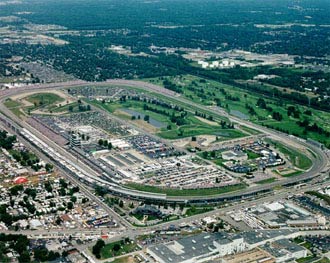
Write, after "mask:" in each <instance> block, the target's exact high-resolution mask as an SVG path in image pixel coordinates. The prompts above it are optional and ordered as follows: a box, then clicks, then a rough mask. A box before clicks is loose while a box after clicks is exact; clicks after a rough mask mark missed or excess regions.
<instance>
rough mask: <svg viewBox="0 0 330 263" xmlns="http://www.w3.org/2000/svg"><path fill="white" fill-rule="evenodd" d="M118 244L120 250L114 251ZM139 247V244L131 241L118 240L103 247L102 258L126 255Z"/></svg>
mask: <svg viewBox="0 0 330 263" xmlns="http://www.w3.org/2000/svg"><path fill="white" fill-rule="evenodd" d="M116 244H118V245H120V249H119V250H118V251H114V249H113V248H114V246H115V245H116ZM137 248H138V246H137V244H136V243H133V244H132V243H131V242H129V243H125V242H121V241H117V242H113V243H109V244H106V245H105V246H104V247H103V248H102V250H101V258H102V259H107V258H111V257H116V256H120V255H124V254H127V253H130V252H133V251H135V250H136V249H137Z"/></svg>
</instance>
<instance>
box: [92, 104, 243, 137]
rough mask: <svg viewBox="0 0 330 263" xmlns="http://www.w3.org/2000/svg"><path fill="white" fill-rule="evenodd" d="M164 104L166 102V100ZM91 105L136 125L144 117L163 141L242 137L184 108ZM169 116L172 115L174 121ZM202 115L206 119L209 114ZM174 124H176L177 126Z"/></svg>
mask: <svg viewBox="0 0 330 263" xmlns="http://www.w3.org/2000/svg"><path fill="white" fill-rule="evenodd" d="M165 101H166V102H167V100H165ZM91 103H92V104H93V105H94V106H97V107H100V108H103V109H104V110H106V111H108V112H109V113H112V114H114V115H117V116H118V117H120V118H123V119H128V120H129V119H131V121H132V122H133V123H136V125H142V124H141V123H137V122H136V121H137V120H140V119H141V120H143V119H144V116H146V115H147V116H148V117H149V118H150V121H149V124H151V125H154V126H155V129H156V130H157V135H158V136H160V137H162V138H164V139H178V138H185V137H192V136H197V135H216V136H218V137H219V140H227V139H232V138H239V137H244V136H245V134H244V133H242V132H241V131H239V130H236V129H233V128H228V127H224V128H223V127H221V125H220V124H218V123H217V122H216V121H214V120H213V117H212V120H213V121H212V122H209V120H207V119H205V121H203V118H201V119H198V118H197V117H196V116H195V114H194V113H195V110H193V109H191V108H189V109H186V108H184V111H182V110H181V111H178V110H176V109H174V108H169V107H165V106H162V105H155V104H152V103H150V102H146V101H136V100H129V99H127V100H126V101H114V102H109V103H102V102H99V101H92V102H91ZM167 103H171V104H169V105H172V104H173V102H167ZM174 105H175V104H174ZM177 107H181V106H177ZM188 110H189V111H188ZM201 113H202V112H201ZM182 114H185V115H184V117H182V116H181V115H182ZM173 116H175V118H174V120H173ZM206 116H208V117H209V115H206ZM199 118H200V117H199ZM179 119H180V120H179ZM178 121H180V123H179V122H178ZM155 123H156V124H155ZM141 127H142V126H141ZM142 128H143V127H142Z"/></svg>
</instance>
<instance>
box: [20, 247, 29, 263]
mask: <svg viewBox="0 0 330 263" xmlns="http://www.w3.org/2000/svg"><path fill="white" fill-rule="evenodd" d="M18 261H19V262H21V263H28V262H31V258H30V254H29V252H28V251H27V250H24V251H23V252H22V253H21V254H20V256H19V257H18Z"/></svg>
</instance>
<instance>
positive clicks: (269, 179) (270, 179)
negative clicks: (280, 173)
mask: <svg viewBox="0 0 330 263" xmlns="http://www.w3.org/2000/svg"><path fill="white" fill-rule="evenodd" d="M275 181H276V178H275V177H272V178H268V179H265V180H261V181H258V182H256V184H270V183H273V182H275Z"/></svg>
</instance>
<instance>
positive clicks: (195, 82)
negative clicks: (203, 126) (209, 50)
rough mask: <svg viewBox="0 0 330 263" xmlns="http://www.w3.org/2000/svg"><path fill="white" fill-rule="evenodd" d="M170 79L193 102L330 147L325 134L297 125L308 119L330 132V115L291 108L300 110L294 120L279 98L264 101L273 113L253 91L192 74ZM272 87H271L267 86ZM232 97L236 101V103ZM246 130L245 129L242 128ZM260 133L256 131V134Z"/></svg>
mask: <svg viewBox="0 0 330 263" xmlns="http://www.w3.org/2000/svg"><path fill="white" fill-rule="evenodd" d="M165 78H166V79H167V80H169V81H171V82H172V83H175V84H177V85H180V86H181V87H182V90H183V96H184V97H186V98H188V99H190V100H192V101H193V102H195V103H198V104H201V105H205V106H211V105H215V104H216V103H217V101H218V102H220V104H221V107H222V108H223V109H224V110H225V111H227V112H228V113H229V112H231V111H232V110H235V111H239V112H241V113H242V114H244V115H247V116H248V117H249V120H251V121H252V122H254V123H257V124H261V125H267V126H269V127H271V128H274V129H285V130H286V131H287V132H288V133H290V134H294V135H297V136H299V137H302V138H311V139H314V140H317V141H320V142H322V143H325V144H326V145H328V146H329V147H330V139H329V137H326V135H324V134H319V133H318V132H313V131H304V129H303V128H302V127H300V126H299V125H298V124H297V121H303V120H304V119H308V120H309V122H310V124H313V123H317V124H318V125H319V126H321V127H322V128H323V129H325V130H327V131H330V122H329V119H330V113H329V112H324V111H319V110H315V109H311V108H310V107H308V106H302V105H292V106H295V107H296V108H297V109H298V111H299V113H300V114H299V117H298V118H294V117H292V116H288V114H287V108H288V106H290V105H291V104H289V103H287V102H285V101H278V100H276V99H269V98H267V99H265V101H266V105H267V107H270V108H272V111H268V110H267V109H262V108H260V107H257V106H256V105H257V101H258V99H259V98H260V95H258V94H256V93H253V92H251V91H246V92H245V91H244V90H242V89H239V88H237V87H233V86H229V85H226V84H223V83H220V82H216V81H211V80H203V79H200V78H199V77H195V76H191V75H182V76H173V77H165ZM147 81H150V82H152V83H155V84H158V85H163V79H160V78H154V79H147ZM265 88H269V87H265ZM232 98H235V100H233V99H232ZM247 105H248V106H251V107H252V108H253V109H254V111H255V113H252V112H250V111H249V109H248V107H247ZM306 110H310V111H311V113H312V115H307V114H305V112H306ZM272 112H279V113H280V114H281V115H282V117H283V119H282V121H280V122H279V121H276V120H274V119H273V118H272ZM242 129H245V128H242ZM256 132H257V131H256Z"/></svg>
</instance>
